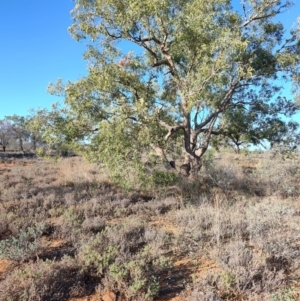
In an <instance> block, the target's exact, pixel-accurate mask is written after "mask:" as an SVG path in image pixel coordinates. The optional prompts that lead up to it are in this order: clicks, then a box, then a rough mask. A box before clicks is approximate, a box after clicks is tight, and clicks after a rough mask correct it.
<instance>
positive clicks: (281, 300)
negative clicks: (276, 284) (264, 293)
mask: <svg viewBox="0 0 300 301" xmlns="http://www.w3.org/2000/svg"><path fill="white" fill-rule="evenodd" d="M271 299H272V301H296V298H295V297H294V296H293V292H292V290H291V289H285V290H280V291H277V292H276V293H274V294H272V295H271Z"/></svg>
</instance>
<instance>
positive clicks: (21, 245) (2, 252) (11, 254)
mask: <svg viewBox="0 0 300 301" xmlns="http://www.w3.org/2000/svg"><path fill="white" fill-rule="evenodd" d="M44 227H45V226H44V224H42V223H41V224H38V225H37V226H35V227H28V228H27V229H26V230H23V229H21V230H20V232H19V234H18V235H17V236H16V237H12V238H9V239H6V240H2V241H0V257H2V258H4V259H10V260H16V261H21V262H23V261H25V260H28V259H29V258H31V257H32V256H34V255H35V256H36V255H37V253H38V251H39V250H40V248H41V246H40V243H39V240H38V239H39V237H40V236H41V235H42V233H43V230H44Z"/></svg>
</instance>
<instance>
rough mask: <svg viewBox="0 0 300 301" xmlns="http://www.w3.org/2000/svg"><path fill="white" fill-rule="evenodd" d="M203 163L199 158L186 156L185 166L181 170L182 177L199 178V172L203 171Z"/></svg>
mask: <svg viewBox="0 0 300 301" xmlns="http://www.w3.org/2000/svg"><path fill="white" fill-rule="evenodd" d="M201 166H202V163H201V160H200V158H199V157H198V156H196V155H194V156H192V155H190V154H188V153H187V154H186V155H185V160H184V164H182V165H181V166H180V167H179V168H180V169H179V172H180V174H181V175H183V176H185V177H188V178H190V179H196V178H197V177H198V174H199V171H200V169H201Z"/></svg>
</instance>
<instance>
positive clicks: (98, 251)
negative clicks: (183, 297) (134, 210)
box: [78, 225, 170, 300]
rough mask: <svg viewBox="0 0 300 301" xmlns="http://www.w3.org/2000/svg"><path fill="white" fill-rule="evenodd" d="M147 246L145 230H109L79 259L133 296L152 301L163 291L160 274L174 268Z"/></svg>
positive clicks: (83, 248)
mask: <svg viewBox="0 0 300 301" xmlns="http://www.w3.org/2000/svg"><path fill="white" fill-rule="evenodd" d="M139 244H140V245H141V246H139ZM144 244H145V238H144V237H143V227H142V228H140V227H139V226H133V227H132V226H130V225H124V226H116V227H111V228H106V229H105V230H104V231H102V232H101V233H98V234H97V235H96V236H94V237H92V238H91V239H90V240H89V241H88V242H87V243H85V244H83V245H82V246H81V248H80V249H79V252H78V260H79V261H80V262H81V263H82V266H83V268H84V269H88V270H90V271H94V273H96V274H97V275H98V276H100V277H102V278H106V279H109V281H110V283H113V284H114V286H115V287H120V288H121V287H122V288H124V287H125V288H126V290H127V291H128V294H129V295H130V296H137V295H143V296H144V297H145V298H146V299H147V300H151V299H152V298H153V297H154V296H156V295H157V293H158V291H159V283H158V279H157V273H158V272H159V271H161V270H165V269H168V268H169V267H170V259H168V258H165V257H164V256H160V255H159V254H153V253H152V251H151V248H150V247H148V246H147V245H145V246H144V247H142V245H144ZM133 250H134V251H133Z"/></svg>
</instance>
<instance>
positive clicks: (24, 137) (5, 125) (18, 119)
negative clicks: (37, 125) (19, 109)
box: [0, 115, 45, 153]
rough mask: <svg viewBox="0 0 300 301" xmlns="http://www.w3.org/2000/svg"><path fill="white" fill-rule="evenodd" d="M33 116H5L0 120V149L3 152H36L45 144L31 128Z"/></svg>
mask: <svg viewBox="0 0 300 301" xmlns="http://www.w3.org/2000/svg"><path fill="white" fill-rule="evenodd" d="M32 120H33V116H26V117H25V116H17V115H13V116H5V117H4V118H3V119H0V147H1V148H2V151H3V152H5V151H7V150H14V151H21V152H23V153H25V152H29V151H34V152H35V151H36V150H37V148H38V147H41V146H42V145H44V144H45V143H44V142H43V141H42V138H41V134H40V133H39V132H38V131H37V130H34V129H32V128H31V124H32Z"/></svg>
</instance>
